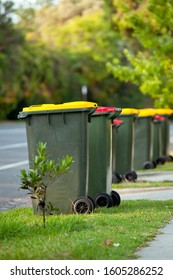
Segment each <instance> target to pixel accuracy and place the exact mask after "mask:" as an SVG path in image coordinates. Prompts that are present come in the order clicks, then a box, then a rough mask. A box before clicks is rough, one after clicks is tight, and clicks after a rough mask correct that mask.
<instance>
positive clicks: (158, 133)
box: [153, 115, 166, 164]
mask: <svg viewBox="0 0 173 280" xmlns="http://www.w3.org/2000/svg"><path fill="white" fill-rule="evenodd" d="M164 121H165V117H163V116H161V115H155V116H154V119H153V124H154V133H153V161H155V162H156V164H164V163H165V162H166V157H165V156H163V155H162V145H163V143H162V142H163V139H162V122H164Z"/></svg>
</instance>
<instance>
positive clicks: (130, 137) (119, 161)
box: [113, 108, 138, 181]
mask: <svg viewBox="0 0 173 280" xmlns="http://www.w3.org/2000/svg"><path fill="white" fill-rule="evenodd" d="M137 115H138V110H137V109H134V108H123V109H122V112H121V114H120V116H119V117H118V119H120V120H122V121H123V126H122V127H121V129H120V130H119V131H118V134H117V139H116V143H115V144H116V151H115V154H116V156H114V159H115V161H116V163H115V166H116V170H113V171H114V172H116V173H118V174H120V175H121V176H122V177H125V178H126V179H127V180H130V181H135V180H136V178H137V174H136V173H135V171H134V170H133V155H134V122H135V119H136V117H137ZM113 129H114V127H113ZM113 144H114V143H113Z"/></svg>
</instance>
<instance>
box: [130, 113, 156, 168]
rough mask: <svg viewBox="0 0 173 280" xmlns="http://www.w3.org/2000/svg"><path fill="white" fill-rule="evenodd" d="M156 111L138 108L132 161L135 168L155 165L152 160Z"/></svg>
mask: <svg viewBox="0 0 173 280" xmlns="http://www.w3.org/2000/svg"><path fill="white" fill-rule="evenodd" d="M155 114H156V113H155V112H154V111H153V110H150V109H140V110H139V113H138V117H137V118H136V121H135V130H134V161H133V167H134V169H135V170H141V169H150V168H154V167H156V165H155V163H154V162H153V160H152V159H153V117H154V115H155Z"/></svg>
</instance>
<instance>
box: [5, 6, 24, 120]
mask: <svg viewBox="0 0 173 280" xmlns="http://www.w3.org/2000/svg"><path fill="white" fill-rule="evenodd" d="M13 12H14V9H13V3H12V2H11V1H3V2H2V1H0V118H2V117H4V115H5V113H6V112H7V111H10V110H11V109H12V108H13V107H14V106H15V102H16V99H17V98H18V94H19V92H20V88H19V84H18V81H19V79H20V72H21V65H20V59H19V53H20V46H21V44H22V42H23V35H22V32H21V31H20V30H18V29H16V28H15V27H14V25H13V22H12V16H13Z"/></svg>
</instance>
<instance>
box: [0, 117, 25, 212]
mask: <svg viewBox="0 0 173 280" xmlns="http://www.w3.org/2000/svg"><path fill="white" fill-rule="evenodd" d="M22 168H23V169H27V168H28V151H27V140H26V131H25V124H24V123H23V122H1V123H0V208H1V207H6V206H5V205H6V203H7V202H8V203H11V204H15V203H16V204H17V203H18V202H19V201H20V198H23V199H24V198H25V197H26V192H25V191H23V190H20V191H19V190H18V189H19V186H20V170H21V169H22Z"/></svg>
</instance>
